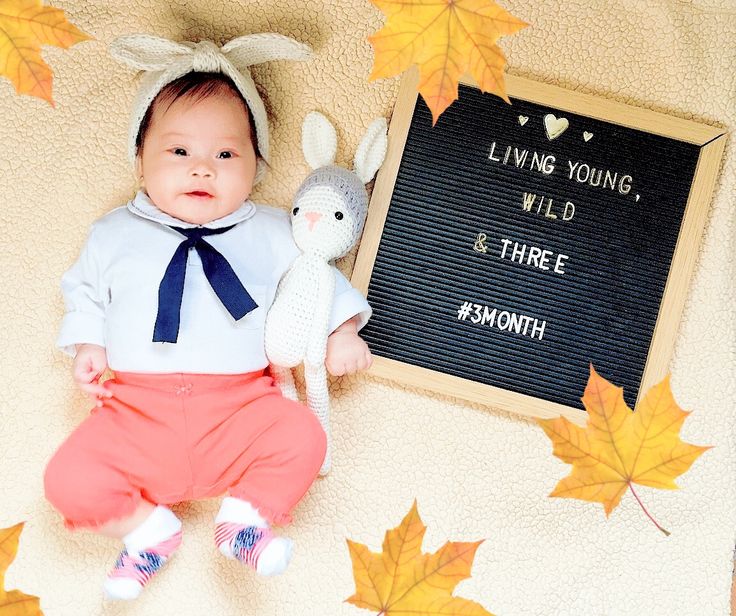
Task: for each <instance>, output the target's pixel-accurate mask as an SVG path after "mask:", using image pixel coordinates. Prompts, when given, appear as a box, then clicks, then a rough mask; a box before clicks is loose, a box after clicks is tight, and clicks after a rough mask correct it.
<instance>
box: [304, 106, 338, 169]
mask: <svg viewBox="0 0 736 616" xmlns="http://www.w3.org/2000/svg"><path fill="white" fill-rule="evenodd" d="M302 150H303V151H304V158H305V159H306V161H307V164H308V165H309V166H310V167H311V168H312V169H319V168H320V167H325V166H327V165H331V164H332V163H334V162H335V155H336V154H337V133H336V132H335V127H334V126H332V124H331V123H330V121H329V120H328V119H327V118H326V117H325V116H323V115H322V114H321V113H319V112H318V111H313V112H312V113H310V114H308V115H307V117H306V118H304V123H303V124H302Z"/></svg>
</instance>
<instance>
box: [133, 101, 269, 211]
mask: <svg viewBox="0 0 736 616" xmlns="http://www.w3.org/2000/svg"><path fill="white" fill-rule="evenodd" d="M137 169H138V173H139V175H142V176H143V185H144V188H145V190H146V193H148V196H149V197H150V198H151V201H153V203H154V204H156V206H157V207H158V208H159V209H160V210H162V211H163V212H166V213H167V214H169V215H171V216H174V217H175V218H178V219H179V220H184V221H186V222H190V223H194V224H200V225H201V224H205V223H208V222H210V221H212V220H216V219H218V218H222V217H223V216H227V215H228V214H230V213H232V212H234V211H235V210H237V209H238V208H239V207H240V206H241V205H242V203H243V201H245V200H246V199H247V198H248V196H249V195H250V191H251V189H252V188H253V180H254V178H255V174H256V153H255V148H254V147H253V140H252V137H251V126H250V122H249V121H248V112H247V111H246V109H245V108H244V106H243V103H242V102H241V101H240V100H238V99H237V98H235V97H231V96H212V97H209V98H206V99H203V100H199V101H197V102H192V101H191V100H188V99H186V98H180V99H178V100H177V101H176V102H174V104H173V105H171V107H169V108H168V109H166V105H158V106H157V107H156V108H155V109H154V112H153V116H152V118H151V124H150V126H149V129H148V132H147V133H146V138H145V141H144V144H143V151H142V152H140V153H139V155H138V159H137Z"/></svg>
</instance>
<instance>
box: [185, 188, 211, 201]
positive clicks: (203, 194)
mask: <svg viewBox="0 0 736 616" xmlns="http://www.w3.org/2000/svg"><path fill="white" fill-rule="evenodd" d="M187 195H189V196H190V197H196V198H198V199H210V198H211V197H212V195H211V194H210V193H208V192H205V191H203V190H193V191H192V192H188V193H187Z"/></svg>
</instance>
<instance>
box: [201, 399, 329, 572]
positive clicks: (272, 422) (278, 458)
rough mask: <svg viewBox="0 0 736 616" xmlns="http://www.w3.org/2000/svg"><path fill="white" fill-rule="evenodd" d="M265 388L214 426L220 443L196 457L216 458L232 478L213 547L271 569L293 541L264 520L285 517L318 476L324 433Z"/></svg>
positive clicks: (280, 564) (282, 561)
mask: <svg viewBox="0 0 736 616" xmlns="http://www.w3.org/2000/svg"><path fill="white" fill-rule="evenodd" d="M259 387H262V385H259ZM262 393H263V394H264V395H260V396H258V397H257V398H255V399H254V400H252V401H251V402H248V403H247V404H245V406H243V407H242V408H241V409H239V410H237V411H236V412H234V413H233V414H232V415H231V416H230V417H228V418H227V421H225V422H223V424H222V425H221V426H220V427H219V429H218V431H217V436H216V439H215V440H213V442H216V443H217V451H216V452H215V451H212V450H209V453H208V452H205V451H202V452H201V453H200V454H199V456H198V457H200V459H201V460H202V464H205V463H206V462H205V461H206V460H207V461H209V465H210V466H211V465H212V461H213V460H214V459H216V458H219V460H218V468H220V469H225V475H224V479H225V480H226V483H225V485H229V486H230V489H229V492H230V498H226V499H225V500H224V502H223V505H222V508H221V509H220V512H219V513H218V515H217V519H216V524H217V529H216V535H215V540H216V543H217V545H218V547H219V548H220V549H221V551H222V552H223V553H224V554H225V555H227V556H229V557H231V558H237V559H238V560H240V561H242V562H244V563H246V564H249V565H251V566H253V567H254V568H255V569H256V570H257V571H258V572H259V573H262V574H264V575H273V574H276V573H280V572H281V571H283V569H285V567H286V564H287V563H288V560H289V556H290V554H291V542H290V541H288V540H287V539H284V538H281V537H275V536H274V535H273V534H272V533H271V531H270V528H269V524H270V523H277V524H283V523H286V522H288V521H290V519H291V518H290V515H289V514H290V512H291V510H292V509H293V508H294V506H295V505H296V503H297V502H298V501H299V500H300V499H301V498H302V496H304V494H305V493H306V491H307V490H308V489H309V487H310V486H311V484H312V482H313V481H314V479H315V478H316V476H317V472H318V470H319V468H320V464H321V463H322V461H323V459H324V456H325V448H326V437H325V433H324V431H323V430H322V428H321V426H320V424H319V421H318V420H317V418H316V417H315V416H314V414H313V413H312V412H311V411H310V410H309V409H308V408H307V407H305V406H304V405H302V404H299V403H297V402H294V401H292V400H288V399H286V398H284V397H283V396H281V395H280V393H279V391H278V389H277V388H276V387H275V386H273V385H271V386H269V387H267V388H266V389H265V390H264V391H263V392H262ZM210 433H211V434H212V433H213V431H211V432H210ZM213 439H214V437H213ZM220 472H222V471H220ZM212 479H213V480H214V479H215V478H214V477H213V478H212ZM218 479H219V478H218ZM215 482H216V480H215V481H212V483H213V484H214V483H215ZM217 482H218V483H219V481H217Z"/></svg>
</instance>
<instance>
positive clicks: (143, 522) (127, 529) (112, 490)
mask: <svg viewBox="0 0 736 616" xmlns="http://www.w3.org/2000/svg"><path fill="white" fill-rule="evenodd" d="M120 410H121V403H120V401H118V400H112V401H109V402H108V401H106V403H105V406H103V407H102V408H100V409H95V410H94V411H93V412H92V414H91V415H90V416H89V417H88V418H87V419H86V420H85V421H83V422H82V424H80V426H79V427H78V428H77V429H76V430H75V431H74V432H73V433H72V434H71V435H70V436H69V438H68V439H67V440H66V441H65V442H64V443H63V444H62V445H61V447H60V448H59V450H58V451H57V452H56V453H55V454H54V456H53V457H52V459H51V461H50V462H49V464H48V466H47V468H46V472H45V477H44V483H45V489H46V496H47V498H48V500H49V501H50V502H51V503H52V504H53V505H54V507H56V508H57V509H58V510H59V511H60V512H61V513H62V515H63V516H64V519H65V524H66V526H67V527H68V528H87V529H89V530H92V531H95V532H98V533H101V534H103V535H106V536H110V537H116V538H120V539H122V541H123V545H124V547H125V549H124V551H123V552H122V553H121V555H120V557H119V558H118V561H117V562H116V565H115V567H114V569H113V570H112V571H111V573H110V574H109V576H108V578H107V580H106V582H105V590H106V594H107V595H108V597H111V598H118V599H130V598H134V597H136V596H137V595H138V594H139V593H140V591H141V589H142V588H143V586H144V584H145V583H146V582H147V581H148V579H150V577H151V576H152V575H153V574H154V573H155V572H156V571H158V569H159V568H160V567H161V565H163V563H165V562H166V561H167V560H168V558H169V557H170V556H171V555H172V554H173V552H174V551H175V550H176V549H177V548H178V546H179V544H180V543H181V522H180V521H179V520H178V519H177V517H176V516H175V515H174V514H173V513H172V512H171V511H170V510H169V509H167V508H166V507H162V506H158V507H157V506H156V505H155V504H154V503H153V502H151V501H150V500H148V499H146V498H144V496H143V494H142V488H141V486H142V485H146V481H145V480H144V479H143V478H141V477H140V476H139V473H138V469H139V468H140V466H141V463H142V464H143V466H150V467H151V468H153V467H154V463H153V460H141V453H140V451H138V450H136V446H135V443H141V442H145V437H141V436H140V435H139V434H138V433H137V431H135V430H133V431H132V433H131V430H129V428H130V426H129V425H127V422H128V420H126V419H124V417H123V414H122V413H120V412H119V411H120ZM127 413H128V414H129V415H131V416H133V415H136V413H135V411H134V410H133V409H130V408H128V410H127ZM134 477H136V478H137V479H136V480H135V481H134V480H133V478H134Z"/></svg>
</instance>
